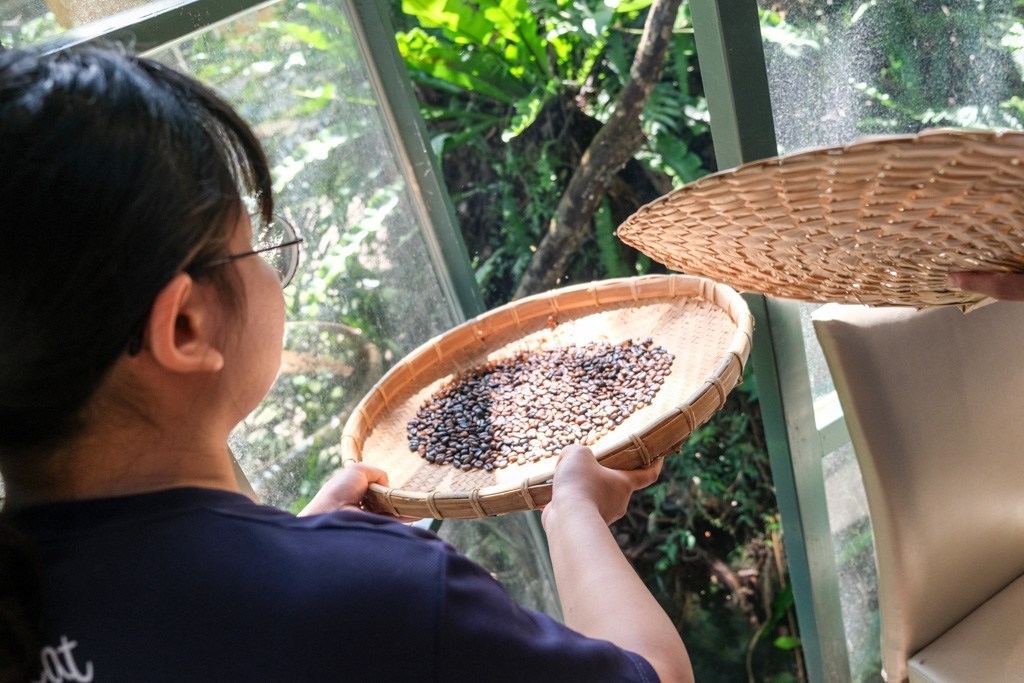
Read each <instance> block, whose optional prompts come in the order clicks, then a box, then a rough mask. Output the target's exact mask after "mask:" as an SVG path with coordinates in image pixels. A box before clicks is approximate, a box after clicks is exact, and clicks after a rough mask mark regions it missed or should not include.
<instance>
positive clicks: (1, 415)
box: [0, 47, 273, 681]
mask: <svg viewBox="0 0 1024 683" xmlns="http://www.w3.org/2000/svg"><path fill="white" fill-rule="evenodd" d="M243 197H246V198H248V197H251V198H253V199H254V200H255V201H256V202H257V207H258V210H259V212H260V213H261V214H262V216H263V218H264V219H265V220H269V218H270V216H271V213H272V212H273V199H272V196H271V181H270V171H269V168H268V164H267V160H266V157H265V156H264V153H263V150H262V148H261V146H260V144H259V142H258V141H257V139H256V137H255V136H254V135H253V133H252V131H251V130H250V129H249V127H248V126H247V125H246V124H245V123H244V122H243V121H242V120H241V119H240V118H239V116H238V115H237V114H236V113H235V112H234V110H233V109H232V108H231V107H230V106H229V105H228V104H226V103H225V102H224V101H223V100H221V99H220V98H219V97H218V96H217V95H215V94H214V93H213V92H212V91H210V90H209V89H207V88H206V87H204V86H202V85H200V84H199V83H197V82H195V81H194V80H192V79H190V78H187V77H185V76H182V75H181V74H178V73H176V72H174V71H172V70H171V69H169V68H166V67H164V66H162V65H160V64H159V63H157V62H153V61H150V60H147V59H143V58H139V57H134V56H130V55H127V54H125V53H123V52H122V51H120V50H117V49H113V48H96V47H84V48H75V49H71V50H67V51H65V52H61V53H58V54H54V55H44V54H40V53H35V52H32V51H23V50H4V51H0V459H8V458H23V457H32V455H33V453H35V452H38V451H41V450H45V449H47V448H49V447H52V446H55V445H58V444H59V443H60V442H62V441H65V440H68V439H71V438H73V437H74V436H75V434H76V432H77V430H79V429H81V427H82V424H81V420H82V417H81V416H82V414H83V411H84V409H85V407H86V405H87V403H88V401H89V399H90V397H91V396H92V395H93V394H94V393H95V391H96V389H97V388H98V387H99V385H100V383H101V382H102V380H103V378H104V377H105V375H106V374H107V372H108V371H109V370H110V368H111V366H112V365H113V364H114V362H115V361H116V360H117V359H118V358H119V357H120V356H121V354H123V353H126V352H127V351H128V349H129V347H130V346H131V343H132V340H133V338H135V337H137V335H138V334H139V330H140V329H141V328H142V326H143V324H144V322H145V320H146V319H147V317H148V315H149V310H150V307H151V306H152V302H153V300H154V298H155V297H156V295H157V294H158V293H159V292H160V290H161V289H162V288H163V287H164V286H165V285H166V284H167V283H168V282H169V281H170V280H171V278H173V277H174V275H175V274H176V273H178V272H181V271H185V272H189V273H191V274H193V276H195V277H197V278H198V277H208V278H211V279H217V281H218V284H219V285H222V290H223V291H224V292H225V293H226V294H227V296H228V301H229V302H230V301H235V302H237V295H236V293H235V290H233V289H232V286H231V284H232V282H231V280H229V279H228V278H230V269H226V268H214V269H209V270H204V269H203V265H204V263H209V262H210V261H212V260H213V259H216V258H218V257H221V256H223V255H224V253H225V251H226V244H227V241H228V240H229V239H230V237H231V234H230V232H231V230H232V229H233V227H234V225H235V219H236V218H237V216H238V212H239V211H242V210H245V207H244V204H243ZM33 557H34V556H33V553H32V549H31V548H30V547H29V546H28V545H27V543H26V541H25V539H24V538H22V537H20V536H19V535H18V534H17V532H16V531H15V530H14V529H13V528H12V527H11V526H10V523H9V522H8V521H7V520H5V519H4V518H3V517H2V516H0V680H3V681H8V680H11V681H14V680H29V679H30V678H32V677H33V676H35V675H37V674H38V669H39V665H40V664H39V651H40V650H39V648H40V642H39V639H40V637H41V623H40V616H39V615H40V613H41V609H40V605H41V598H40V591H39V576H40V575H39V571H38V568H37V567H36V566H35V562H34V560H33V559H32V558H33Z"/></svg>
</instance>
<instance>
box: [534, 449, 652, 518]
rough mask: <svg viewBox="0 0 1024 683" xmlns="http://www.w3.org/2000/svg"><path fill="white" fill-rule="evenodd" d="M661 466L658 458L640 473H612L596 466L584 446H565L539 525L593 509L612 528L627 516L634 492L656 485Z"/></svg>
mask: <svg viewBox="0 0 1024 683" xmlns="http://www.w3.org/2000/svg"><path fill="white" fill-rule="evenodd" d="M661 464H662V460H661V459H660V458H659V459H658V460H656V461H654V462H653V463H651V464H650V465H649V466H648V467H644V468H641V469H636V470H613V469H610V468H608V467H605V466H604V465H602V464H601V463H599V462H598V461H597V459H596V458H595V457H594V452H593V451H591V450H590V449H589V448H587V447H586V446H579V445H572V446H566V447H565V448H564V449H562V453H561V455H560V456H559V459H558V463H557V465H556V466H555V477H554V481H553V483H552V491H551V502H550V503H548V504H547V506H545V508H544V512H543V515H542V517H541V519H542V522H543V523H544V524H546V523H547V521H548V517H549V516H550V515H553V514H558V511H560V510H571V509H573V508H578V507H587V506H593V507H594V508H596V510H597V512H598V514H600V515H601V518H602V519H604V521H605V524H611V523H612V522H614V521H615V520H617V519H619V518H621V517H622V516H623V515H624V514H626V506H627V505H628V504H629V498H630V496H632V495H633V492H635V491H637V490H638V489H642V488H644V487H647V486H650V485H651V484H653V483H654V482H655V481H657V479H658V474H659V473H660V472H661Z"/></svg>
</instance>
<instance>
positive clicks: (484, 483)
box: [341, 275, 753, 519]
mask: <svg viewBox="0 0 1024 683" xmlns="http://www.w3.org/2000/svg"><path fill="white" fill-rule="evenodd" d="M752 328H753V322H752V318H751V316H750V312H749V311H748V309H747V306H746V303H745V302H744V301H743V299H742V298H741V297H740V296H739V295H738V294H737V293H736V292H735V291H734V290H732V289H731V288H729V287H727V286H725V285H722V284H718V283H715V282H713V281H711V280H708V279H706V278H698V277H691V276H684V275H652V276H644V277H635V278H622V279H616V280H605V281H601V282H595V283H588V284H582V285H575V286H571V287H566V288H563V289H559V290H555V291H552V292H548V293H545V294H540V295H535V296H531V297H527V298H524V299H521V300H519V301H516V302H513V303H511V304H507V305H505V306H502V307H500V308H496V309H494V310H492V311H490V312H488V313H485V314H483V315H481V316H478V317H476V318H474V319H472V320H469V321H468V322H466V323H464V324H462V325H459V326H458V327H455V328H453V329H452V330H450V331H448V332H446V333H445V334H442V335H440V336H438V337H435V338H434V339H432V340H430V341H428V342H427V343H425V344H423V345H422V346H420V347H419V348H418V349H416V350H415V351H413V352H412V353H411V354H409V355H408V356H406V357H405V358H404V359H403V360H402V361H401V362H399V363H398V364H397V365H396V366H395V367H393V368H392V369H391V370H390V371H388V373H387V374H385V375H384V377H382V378H381V380H380V381H379V382H378V383H377V384H376V385H375V386H374V387H373V389H371V390H370V392H369V393H368V394H367V395H366V396H365V397H364V398H363V400H362V401H361V402H360V403H359V404H358V405H357V406H356V408H355V409H354V410H353V412H352V414H351V416H350V417H349V420H348V422H347V423H346V424H345V429H344V432H343V434H342V444H341V445H342V459H343V463H344V464H346V465H349V464H351V463H355V462H366V463H369V464H372V465H375V466H377V467H380V468H382V469H384V470H385V471H386V472H387V473H388V481H389V483H390V487H384V486H380V485H378V484H372V485H371V486H370V491H369V493H368V495H367V499H366V504H367V507H369V508H370V509H375V510H378V511H383V512H387V513H390V514H393V515H398V516H406V517H418V518H427V517H434V518H438V519H441V518H477V517H487V516H492V515H501V514H505V513H509V512H516V511H521V510H531V509H538V508H540V507H541V506H543V505H545V504H546V503H547V502H548V501H550V500H551V477H552V476H553V474H554V465H555V456H557V453H551V454H549V456H546V457H543V458H541V459H540V460H538V461H537V462H532V463H526V464H516V465H509V466H508V467H506V468H502V469H495V470H493V471H490V472H488V471H484V470H479V469H477V470H470V471H468V472H465V471H462V470H459V469H456V468H454V467H451V466H450V465H437V464H433V463H428V462H427V461H426V460H424V459H423V458H421V457H420V456H419V455H418V454H416V453H414V452H410V451H409V448H408V442H407V434H406V426H407V423H408V421H409V419H411V418H412V417H413V416H414V415H415V414H416V411H417V410H418V409H419V408H420V406H421V405H422V404H423V402H424V401H425V400H426V399H427V398H428V397H429V396H430V395H431V394H433V393H434V392H435V391H436V390H437V389H438V388H439V387H440V386H441V385H442V384H444V383H445V382H447V381H449V380H450V379H451V378H452V377H453V376H454V375H456V374H458V373H459V372H462V371H465V370H468V369H472V368H476V367H479V366H481V365H483V364H485V363H486V362H487V361H488V360H491V359H496V358H506V357H509V356H512V355H514V353H515V352H516V351H519V350H535V349H537V348H539V347H541V346H545V345H551V346H563V345H567V344H573V343H576V344H583V343H587V342H592V341H608V342H615V343H619V342H622V341H624V340H626V339H641V338H647V337H651V338H652V339H653V341H654V342H655V343H656V344H658V345H660V346H662V347H664V348H665V349H666V350H667V351H669V352H670V353H672V354H674V356H675V360H674V361H673V363H672V367H671V373H670V374H669V376H668V377H667V379H666V381H665V383H664V384H663V385H662V387H661V389H660V390H659V391H658V392H657V394H656V395H655V397H654V401H653V402H652V403H651V404H650V405H648V406H646V407H644V408H642V409H640V410H638V411H637V412H635V413H633V414H632V415H631V416H630V417H629V418H628V419H626V420H624V421H623V422H622V423H621V424H620V425H618V426H617V427H616V428H615V429H614V430H613V431H611V432H610V433H608V434H607V435H605V436H604V437H603V438H602V439H600V440H599V441H597V442H596V443H594V444H591V448H592V449H593V450H594V453H595V455H596V456H597V458H598V459H599V460H600V461H601V462H602V463H603V464H604V465H606V466H608V467H613V468H617V469H634V468H637V467H641V466H645V465H647V464H649V463H650V462H651V461H652V460H654V459H656V458H660V457H663V456H665V455H668V454H670V453H673V452H675V451H676V450H677V449H678V448H679V446H680V445H681V444H682V442H683V441H685V440H686V438H687V437H688V436H689V435H690V433H691V432H692V431H693V430H694V429H695V428H697V427H698V426H700V425H701V424H703V423H704V422H706V421H707V420H708V418H710V417H711V415H712V414H714V413H715V411H717V410H719V409H720V408H721V407H722V405H723V404H724V403H725V399H726V396H727V395H728V393H729V391H730V390H732V389H733V387H735V386H736V385H737V384H738V383H739V382H740V381H741V379H742V376H743V364H744V363H745V362H746V359H747V356H748V354H749V352H750V344H751V330H752Z"/></svg>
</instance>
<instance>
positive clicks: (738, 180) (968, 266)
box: [617, 129, 1024, 310]
mask: <svg viewBox="0 0 1024 683" xmlns="http://www.w3.org/2000/svg"><path fill="white" fill-rule="evenodd" d="M1022 160H1024V133H1019V132H1004V133H995V132H981V131H956V130H944V129H940V130H933V131H927V132H924V133H921V134H918V135H907V136H891V137H880V138H867V139H864V140H861V141H858V142H855V143H853V144H851V145H848V146H845V147H830V148H823V149H814V150H809V151H805V152H799V153H795V154H792V155H789V156H784V157H775V158H771V159H765V160H760V161H756V162H751V163H749V164H744V165H742V166H739V167H737V168H735V169H732V170H729V171H723V172H721V173H717V174H714V175H710V176H706V177H704V178H701V179H700V180H697V181H695V182H693V183H690V184H689V185H687V186H685V187H682V188H680V189H679V190H676V191H674V192H671V193H669V194H667V195H665V196H664V197H661V198H659V199H657V200H655V201H653V202H651V203H650V204H648V205H646V206H644V207H641V208H640V210H639V211H637V212H636V213H635V214H634V215H633V216H631V217H630V218H629V219H627V220H626V221H625V222H624V223H623V224H622V225H621V226H620V227H619V229H618V231H617V234H618V236H619V238H620V239H622V240H623V241H624V242H625V243H626V244H629V245H631V246H633V247H635V248H636V249H638V250H640V251H641V252H643V253H644V254H646V255H648V256H650V257H651V258H652V259H654V260H656V261H658V262H659V263H662V264H664V265H666V266H668V267H670V268H672V269H674V270H678V271H680V272H684V273H688V274H692V275H701V276H704V277H709V278H712V279H714V280H717V281H719V282H723V283H726V284H728V285H731V286H732V287H734V288H736V289H737V290H740V291H751V292H757V293H761V294H766V295H770V296H777V297H782V298H790V299H798V300H803V301H819V302H838V303H857V304H867V305H896V306H914V307H918V308H922V307H926V306H940V305H955V306H959V307H961V308H963V309H965V310H966V309H969V308H971V307H972V306H975V305H977V304H979V303H980V302H981V301H982V297H980V296H978V295H975V294H972V293H968V292H963V291H959V290H956V289H952V288H950V287H949V286H948V285H947V284H946V274H947V273H950V272H955V271H974V270H982V271H1004V272H1016V271H1024V165H1022V163H1021V161H1022Z"/></svg>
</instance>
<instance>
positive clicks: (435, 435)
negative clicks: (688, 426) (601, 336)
mask: <svg viewBox="0 0 1024 683" xmlns="http://www.w3.org/2000/svg"><path fill="white" fill-rule="evenodd" d="M674 360H675V357H674V356H673V355H672V354H671V353H669V352H668V351H666V350H665V349H664V348H662V347H660V346H657V345H655V344H654V341H653V340H652V339H650V338H648V339H645V340H643V341H640V342H636V341H634V340H631V339H627V340H626V341H624V342H622V343H620V344H610V343H607V342H592V343H589V344H585V345H583V346H579V345H575V344H572V345H568V346H563V347H555V348H546V349H539V350H536V351H520V352H518V353H516V354H514V355H513V356H510V357H508V358H503V359H498V360H493V361H491V362H489V363H487V364H486V365H483V366H481V367H477V368H473V369H472V370H468V371H466V372H463V373H461V374H460V375H458V376H457V377H455V378H454V379H453V380H452V381H451V382H449V383H448V384H446V385H445V386H443V387H441V388H440V389H439V390H438V391H437V392H435V393H434V395H432V396H431V397H430V398H429V399H428V400H427V401H426V402H425V403H424V404H423V406H422V407H421V408H420V410H419V411H418V412H417V413H416V417H414V418H412V419H411V420H409V422H408V423H407V425H406V435H407V438H408V441H409V450H411V451H413V452H417V453H418V454H419V455H420V456H421V457H423V458H424V459H426V460H427V462H433V463H436V464H445V465H452V466H454V467H457V468H459V469H461V470H464V471H468V470H470V469H474V468H476V469H484V470H487V471H490V470H493V469H495V468H503V467H507V466H508V465H510V464H520V463H526V462H537V461H538V460H540V459H541V458H543V457H547V456H551V455H555V454H557V453H558V452H559V451H561V449H562V448H563V447H565V446H567V445H569V444H571V443H582V444H584V445H591V444H593V443H596V442H597V441H598V440H600V439H601V438H602V437H604V436H605V435H606V434H608V433H609V432H610V431H611V430H612V429H614V428H615V427H616V426H617V425H619V424H621V423H622V422H623V421H624V420H625V419H626V418H628V417H629V416H630V415H632V414H633V413H634V412H636V411H637V410H639V409H641V408H643V407H644V406H646V405H650V403H651V402H652V401H653V400H654V396H655V394H656V393H657V392H658V390H659V389H660V388H661V386H662V385H663V384H664V382H665V378H666V377H668V375H669V374H670V373H671V366H672V362H673V361H674Z"/></svg>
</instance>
